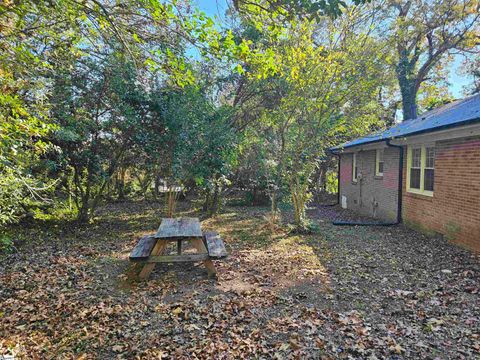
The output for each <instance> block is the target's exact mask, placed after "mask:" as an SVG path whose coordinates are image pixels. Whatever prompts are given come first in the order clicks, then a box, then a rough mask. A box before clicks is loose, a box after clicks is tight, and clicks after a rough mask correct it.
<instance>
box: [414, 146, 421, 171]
mask: <svg viewBox="0 0 480 360" xmlns="http://www.w3.org/2000/svg"><path fill="white" fill-rule="evenodd" d="M421 166H422V149H412V167H414V168H418V169H420V167H421Z"/></svg>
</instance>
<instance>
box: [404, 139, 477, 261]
mask: <svg viewBox="0 0 480 360" xmlns="http://www.w3.org/2000/svg"><path fill="white" fill-rule="evenodd" d="M435 149H436V150H435V151H436V156H435V188H434V195H433V197H428V196H423V195H417V194H412V193H408V192H407V191H406V178H407V177H406V168H407V164H406V158H407V156H406V153H405V162H404V177H403V178H404V182H403V209H402V212H403V214H402V215H403V219H404V221H405V222H406V223H407V224H410V225H414V226H416V227H419V228H421V229H423V230H427V231H432V232H437V233H440V234H443V235H444V236H446V237H447V238H448V239H449V240H451V241H452V242H454V243H457V244H458V245H461V246H463V247H466V248H469V249H471V250H474V251H477V252H480V137H474V138H463V139H457V140H448V141H439V142H437V143H436V144H435Z"/></svg>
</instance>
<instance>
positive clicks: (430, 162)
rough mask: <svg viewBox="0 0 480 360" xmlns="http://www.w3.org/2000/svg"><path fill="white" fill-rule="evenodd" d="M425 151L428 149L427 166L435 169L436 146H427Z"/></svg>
mask: <svg viewBox="0 0 480 360" xmlns="http://www.w3.org/2000/svg"><path fill="white" fill-rule="evenodd" d="M425 151H426V154H425V157H426V159H425V160H426V161H425V167H426V168H431V169H434V168H435V148H433V147H427V148H426V149H425Z"/></svg>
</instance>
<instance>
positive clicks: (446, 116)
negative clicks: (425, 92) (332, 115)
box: [330, 93, 480, 151]
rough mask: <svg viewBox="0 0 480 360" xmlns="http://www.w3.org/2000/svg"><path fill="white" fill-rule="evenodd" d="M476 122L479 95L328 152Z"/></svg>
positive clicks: (477, 119) (479, 117)
mask: <svg viewBox="0 0 480 360" xmlns="http://www.w3.org/2000/svg"><path fill="white" fill-rule="evenodd" d="M476 121H480V93H479V94H476V95H472V96H470V97H467V98H465V99H461V100H456V101H453V102H451V103H448V104H446V105H443V106H441V107H439V108H436V109H433V110H430V111H428V112H425V113H423V114H421V115H419V116H418V117H417V118H415V119H412V120H407V121H403V122H401V123H400V124H398V125H395V126H392V127H391V128H389V129H387V130H384V131H382V132H378V133H375V134H371V135H367V136H364V137H361V138H357V139H355V140H352V141H349V142H346V143H344V144H341V145H338V146H335V147H333V148H331V149H330V150H332V151H335V150H342V149H345V148H349V147H352V146H357V145H364V144H369V143H374V142H380V141H384V140H387V139H394V138H399V137H406V136H412V135H418V134H421V133H427V132H433V131H437V130H441V129H446V128H451V127H456V126H461V125H467V124H469V123H472V122H476Z"/></svg>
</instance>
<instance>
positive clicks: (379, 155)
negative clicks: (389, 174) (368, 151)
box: [375, 149, 383, 176]
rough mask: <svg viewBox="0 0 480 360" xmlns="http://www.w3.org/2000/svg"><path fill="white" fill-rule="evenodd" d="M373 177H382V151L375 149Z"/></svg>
mask: <svg viewBox="0 0 480 360" xmlns="http://www.w3.org/2000/svg"><path fill="white" fill-rule="evenodd" d="M375 175H376V176H383V149H377V152H376V155H375Z"/></svg>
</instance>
